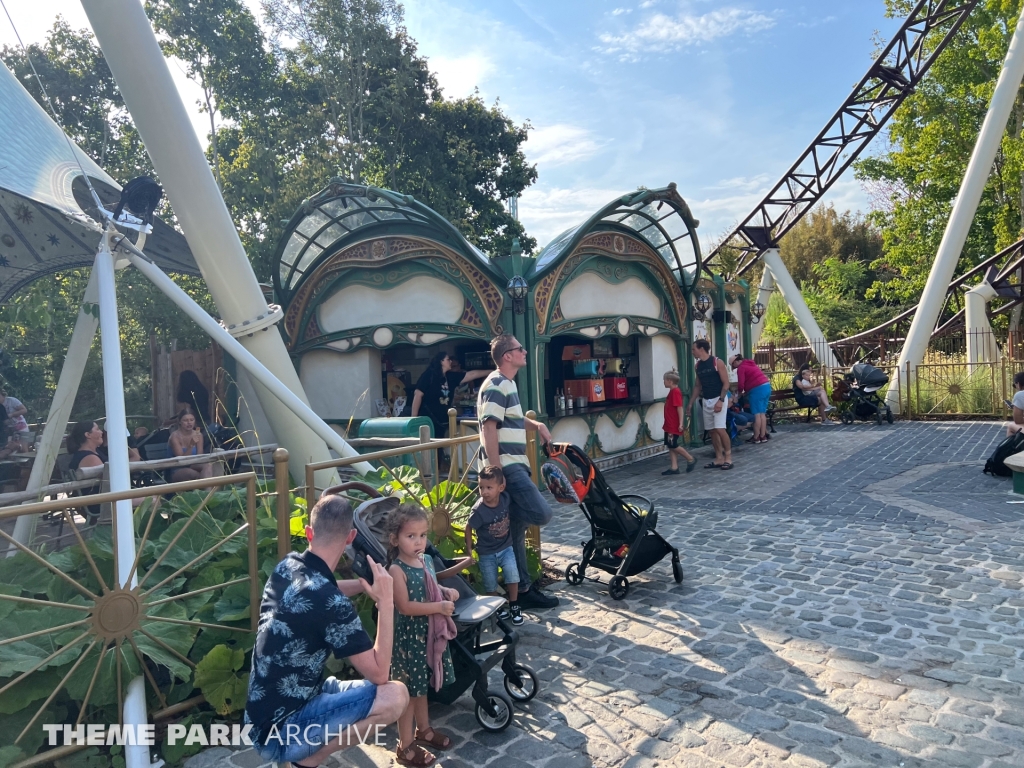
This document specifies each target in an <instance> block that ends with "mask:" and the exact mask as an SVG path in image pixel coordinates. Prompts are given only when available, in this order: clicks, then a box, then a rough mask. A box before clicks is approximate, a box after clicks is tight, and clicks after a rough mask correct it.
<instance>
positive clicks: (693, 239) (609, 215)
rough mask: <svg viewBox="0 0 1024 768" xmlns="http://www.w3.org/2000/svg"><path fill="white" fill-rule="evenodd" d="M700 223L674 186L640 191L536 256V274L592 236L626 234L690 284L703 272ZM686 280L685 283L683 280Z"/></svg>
mask: <svg viewBox="0 0 1024 768" xmlns="http://www.w3.org/2000/svg"><path fill="white" fill-rule="evenodd" d="M699 223H700V222H698V221H697V220H696V219H695V218H693V214H692V213H690V208H689V206H688V205H687V204H686V201H685V200H683V198H682V197H680V196H679V193H678V192H677V191H676V185H675V184H669V185H668V186H667V187H664V188H663V189H640V190H637V191H636V192H634V193H631V194H628V195H623V196H622V197H620V198H618V199H616V200H613V201H612V202H611V203H609V204H608V205H606V206H605V207H604V208H602V209H601V210H600V211H598V212H597V213H596V214H594V215H593V216H591V217H590V218H589V219H587V220H586V221H585V222H584V223H583V224H580V225H579V226H576V227H573V228H572V229H568V230H566V231H565V232H563V233H562V234H560V235H559V236H558V237H556V238H555V239H554V240H552V241H551V242H550V243H548V245H546V246H545V247H544V249H543V250H541V252H540V253H539V254H537V261H536V264H535V265H534V268H533V274H534V275H537V274H539V273H541V272H544V271H545V270H547V269H549V268H550V267H551V266H552V265H554V264H555V263H556V262H557V261H558V259H559V258H560V257H561V256H563V255H565V254H568V253H571V252H572V250H573V249H574V248H575V247H576V245H577V244H578V243H579V242H580V241H581V240H582V239H583V238H584V237H586V236H587V235H589V234H591V233H592V232H599V231H602V230H620V231H621V230H625V231H627V232H629V233H630V234H634V235H636V236H638V237H640V238H641V239H642V240H644V241H646V242H647V243H648V244H649V245H650V246H651V247H652V248H653V249H654V250H655V251H657V252H658V253H660V254H661V257H662V258H663V259H664V260H665V263H666V264H668V266H669V268H670V269H671V270H672V271H673V272H674V273H676V275H677V276H678V277H679V278H680V284H682V285H684V286H685V285H686V284H687V283H689V282H691V281H692V279H693V275H696V274H699V272H700V268H701V253H700V242H699V241H698V240H697V226H698V224H699ZM684 277H685V278H687V279H685V280H684V279H683V278H684Z"/></svg>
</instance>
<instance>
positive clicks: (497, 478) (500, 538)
mask: <svg viewBox="0 0 1024 768" xmlns="http://www.w3.org/2000/svg"><path fill="white" fill-rule="evenodd" d="M479 480H480V500H479V501H478V502H477V503H476V504H474V505H473V511H472V513H471V514H470V516H469V522H468V523H466V555H467V556H469V557H472V556H473V531H476V537H477V554H478V555H479V556H480V575H481V576H482V577H483V580H484V591H485V592H487V594H489V595H496V594H498V567H499V566H500V567H501V575H502V576H504V577H505V589H506V590H507V591H508V602H509V605H508V607H507V608H502V609H501V611H500V612H499V613H498V618H501V619H505V620H508V619H511V620H512V623H513V624H515V625H516V626H519V625H521V624H522V623H523V621H524V620H523V613H522V609H521V608H520V606H519V568H518V566H517V565H516V554H515V551H514V550H513V549H512V533H511V518H510V517H509V495H508V494H507V493H505V473H504V472H502V470H501V467H499V466H496V465H494V464H490V465H488V466H486V467H483V468H482V469H481V470H480V475H479Z"/></svg>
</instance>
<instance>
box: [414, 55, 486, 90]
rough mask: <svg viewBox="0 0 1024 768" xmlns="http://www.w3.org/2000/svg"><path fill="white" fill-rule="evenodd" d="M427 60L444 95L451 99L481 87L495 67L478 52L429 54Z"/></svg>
mask: <svg viewBox="0 0 1024 768" xmlns="http://www.w3.org/2000/svg"><path fill="white" fill-rule="evenodd" d="M428 61H429V62H430V69H431V71H432V72H433V73H434V74H435V75H436V76H437V82H438V83H439V84H440V86H441V88H443V89H444V95H445V96H447V97H448V98H452V99H459V98H462V97H464V96H470V95H472V93H473V89H475V88H478V87H481V86H482V85H483V83H484V81H485V80H486V79H487V76H488V75H490V74H491V72H493V71H494V68H495V67H494V62H493V61H492V60H491V59H490V58H489V57H488V56H487V55H485V54H483V53H480V52H474V53H467V54H466V55H465V56H431V57H429V59H428Z"/></svg>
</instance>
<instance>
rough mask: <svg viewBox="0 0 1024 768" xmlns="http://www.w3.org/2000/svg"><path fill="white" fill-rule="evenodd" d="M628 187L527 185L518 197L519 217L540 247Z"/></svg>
mask: <svg viewBox="0 0 1024 768" xmlns="http://www.w3.org/2000/svg"><path fill="white" fill-rule="evenodd" d="M628 191H629V190H628V189H619V188H615V189H608V188H600V187H581V188H573V189H561V188H557V187H552V188H549V189H545V188H543V186H542V185H538V186H534V187H528V188H527V189H526V190H525V191H524V192H523V196H522V197H521V198H520V199H519V218H520V219H521V220H522V222H523V225H524V226H525V227H526V231H527V232H529V233H530V234H531V235H532V236H533V237H535V238H537V243H538V245H539V246H540V247H543V246H545V245H546V244H547V243H549V242H551V241H552V240H553V239H554V238H555V237H556V236H558V235H559V234H561V233H562V232H564V231H565V230H567V229H568V228H569V227H574V226H576V225H577V224H582V223H583V222H584V221H586V220H587V219H588V218H590V217H591V216H592V215H593V214H594V213H596V212H597V210H598V209H599V208H602V207H603V206H605V205H607V204H608V203H610V202H611V201H612V200H614V199H615V198H616V197H619V196H620V195H622V194H623V193H624V192H628Z"/></svg>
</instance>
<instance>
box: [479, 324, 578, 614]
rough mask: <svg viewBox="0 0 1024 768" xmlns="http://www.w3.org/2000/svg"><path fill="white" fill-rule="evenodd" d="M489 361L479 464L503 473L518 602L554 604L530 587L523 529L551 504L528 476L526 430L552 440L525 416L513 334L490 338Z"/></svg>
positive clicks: (540, 521) (521, 355)
mask: <svg viewBox="0 0 1024 768" xmlns="http://www.w3.org/2000/svg"><path fill="white" fill-rule="evenodd" d="M491 359H492V360H494V364H495V365H496V366H498V370H496V371H494V372H493V373H491V374H490V375H489V376H488V377H487V378H486V379H484V383H483V385H482V386H481V387H480V394H479V396H478V398H477V403H476V413H477V418H478V419H479V420H480V443H481V445H482V446H483V464H484V466H487V465H489V464H494V465H497V466H500V467H501V469H502V471H503V472H504V474H505V490H506V491H507V492H508V494H509V496H510V497H511V498H510V501H511V504H510V506H509V513H510V517H511V520H512V549H513V551H514V552H515V554H516V566H517V568H518V570H519V579H520V581H519V604H520V605H521V606H522V607H523V608H553V607H554V606H556V605H558V598H557V597H552V596H551V595H545V594H544V593H543V592H541V591H540V587H535V586H532V584H531V582H530V576H529V571H528V570H527V561H526V529H527V528H529V527H530V526H531V525H547V524H548V523H549V522H550V521H551V507H549V506H548V503H547V502H546V501H545V500H544V497H543V496H541V495H540V491H538V490H537V486H536V485H534V484H533V480H532V479H531V478H530V460H529V459H528V458H527V456H526V431H527V430H530V431H531V432H537V433H538V434H539V435H540V439H541V441H542V442H544V443H547V442H548V441H549V440H551V433H550V432H548V428H547V427H546V426H544V425H543V424H541V423H540V422H539V421H534V420H533V419H528V418H526V416H525V415H524V414H523V406H522V404H521V403H520V402H519V389H518V388H517V387H516V382H515V378H516V374H517V373H518V372H519V369H520V368H524V367H526V350H525V349H524V348H523V345H522V344H520V343H519V342H518V341H517V340H516V338H515V336H512V335H511V334H503V335H501V336H498V337H496V338H495V339H494V340H492V341H491Z"/></svg>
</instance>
